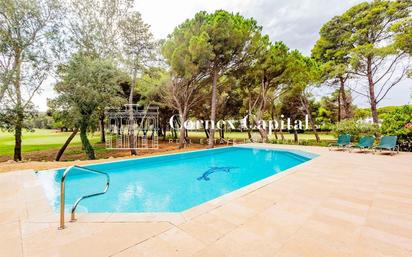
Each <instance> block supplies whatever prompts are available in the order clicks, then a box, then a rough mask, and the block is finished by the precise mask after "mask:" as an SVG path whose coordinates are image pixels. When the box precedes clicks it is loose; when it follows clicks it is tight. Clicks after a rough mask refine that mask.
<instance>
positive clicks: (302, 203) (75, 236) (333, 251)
mask: <svg viewBox="0 0 412 257" xmlns="http://www.w3.org/2000/svg"><path fill="white" fill-rule="evenodd" d="M267 147H276V148H287V149H298V150H304V151H308V152H312V153H316V154H319V155H320V156H319V157H317V158H315V159H313V160H312V161H310V162H307V163H305V164H303V165H300V166H297V167H294V168H292V169H290V170H288V171H286V172H285V173H281V174H279V175H276V176H272V177H269V178H267V179H265V180H262V181H260V182H257V183H255V184H253V185H250V186H248V187H246V188H242V189H240V190H237V191H235V192H233V193H231V194H228V195H225V196H223V197H221V198H218V199H215V200H213V201H211V202H208V203H206V204H203V205H200V206H197V207H195V208H192V209H190V210H188V211H185V212H183V213H181V214H79V215H78V221H77V222H75V223H70V222H69V223H67V228H66V229H64V230H57V227H58V216H57V214H55V213H53V212H52V210H51V207H50V205H49V203H48V202H47V200H46V197H45V194H44V192H43V189H42V188H41V186H40V184H39V182H38V181H37V179H36V177H35V175H34V173H33V172H30V171H19V172H8V173H3V174H0V256H5V257H6V256H7V257H12V256H29V257H36V256H39V257H47V256H88V257H89V256H99V257H100V256H119V257H120V256H150V257H163V256H167V257H173V256H196V257H200V256H210V257H229V256H236V257H241V256H245V257H260V256H262V257H263V256H264V257H266V256H268V257H271V256H273V257H275V256H276V257H278V256H284V257H286V256H287V257H306V256H307V257H334V256H352V257H368V256H370V257H379V256H396V257H401V256H408V257H410V256H412V153H401V154H399V155H396V156H387V155H372V154H370V153H369V154H362V153H347V152H335V151H332V152H329V151H328V149H327V148H320V147H295V146H280V145H276V146H274V145H267ZM67 219H68V217H67Z"/></svg>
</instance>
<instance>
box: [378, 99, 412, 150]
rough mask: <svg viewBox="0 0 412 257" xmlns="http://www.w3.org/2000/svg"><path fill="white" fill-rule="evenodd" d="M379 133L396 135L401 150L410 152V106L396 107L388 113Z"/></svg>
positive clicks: (411, 126) (411, 145) (411, 129)
mask: <svg viewBox="0 0 412 257" xmlns="http://www.w3.org/2000/svg"><path fill="white" fill-rule="evenodd" d="M381 132H382V134H383V135H388V136H392V135H396V136H398V142H399V144H400V147H401V149H403V150H406V151H411V150H412V106H411V105H404V106H399V107H397V108H396V109H395V110H394V111H393V112H391V113H388V114H387V115H386V117H385V119H384V120H383V122H382V127H381Z"/></svg>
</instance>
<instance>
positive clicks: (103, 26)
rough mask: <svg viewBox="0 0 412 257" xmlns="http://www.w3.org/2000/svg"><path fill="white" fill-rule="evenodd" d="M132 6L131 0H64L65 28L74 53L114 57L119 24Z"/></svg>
mask: <svg viewBox="0 0 412 257" xmlns="http://www.w3.org/2000/svg"><path fill="white" fill-rule="evenodd" d="M132 7H133V1H132V0H89V1H83V0H69V1H67V5H66V6H65V9H66V10H67V13H68V17H69V19H68V20H67V23H66V27H67V29H68V37H69V39H70V40H69V41H70V42H71V44H72V47H73V50H74V52H78V51H82V52H83V53H87V54H88V55H90V56H95V57H98V58H112V59H118V58H119V55H120V33H119V31H120V24H121V22H122V21H123V20H124V19H125V18H127V17H128V15H129V13H130V11H131V9H132Z"/></svg>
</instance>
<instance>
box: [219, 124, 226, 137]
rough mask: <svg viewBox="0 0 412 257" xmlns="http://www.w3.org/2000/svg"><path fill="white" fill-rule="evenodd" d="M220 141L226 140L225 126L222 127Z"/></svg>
mask: <svg viewBox="0 0 412 257" xmlns="http://www.w3.org/2000/svg"><path fill="white" fill-rule="evenodd" d="M219 134H220V139H225V125H224V124H222V126H221V127H220V133H219Z"/></svg>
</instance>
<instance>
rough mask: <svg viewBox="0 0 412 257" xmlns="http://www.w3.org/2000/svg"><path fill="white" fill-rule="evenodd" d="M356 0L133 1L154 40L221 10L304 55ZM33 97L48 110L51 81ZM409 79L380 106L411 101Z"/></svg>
mask: <svg viewBox="0 0 412 257" xmlns="http://www.w3.org/2000/svg"><path fill="white" fill-rule="evenodd" d="M360 2H363V1H359V0H345V1H342V0H287V1H285V0H173V1H167V0H135V8H136V10H138V11H139V12H140V13H141V14H142V17H143V20H144V21H145V22H146V23H147V24H149V25H150V26H151V31H152V33H153V35H154V37H155V38H156V39H164V38H166V37H167V35H168V34H170V33H171V32H172V31H173V29H174V28H175V27H176V26H177V25H179V24H181V23H182V22H184V21H185V20H186V19H189V18H192V17H193V16H194V15H195V13H196V12H198V11H202V10H206V11H208V12H213V11H215V10H218V9H224V10H227V11H231V12H239V13H240V14H242V15H243V16H245V17H253V18H254V19H255V20H257V22H258V24H259V25H261V26H262V27H263V33H265V34H268V35H269V36H270V38H271V40H272V41H283V42H284V43H286V45H287V46H289V48H291V49H298V50H299V51H301V52H302V53H303V54H305V55H310V50H311V48H312V47H313V45H314V44H315V42H316V41H317V39H318V38H319V34H318V33H319V29H320V28H321V26H322V25H323V24H324V23H325V22H327V21H328V20H330V19H331V18H332V17H333V16H335V15H340V14H342V13H343V12H344V11H345V10H347V9H348V8H350V7H351V6H353V5H355V4H357V3H360ZM46 84H47V85H45V87H44V88H43V90H42V91H41V92H40V94H39V95H37V96H36V97H35V99H34V102H35V104H36V105H37V106H38V107H39V109H40V110H41V111H45V110H46V109H47V101H46V99H47V98H52V97H53V96H54V95H55V94H54V92H53V90H52V82H51V81H49V83H46ZM328 93H330V91H329V90H328V89H322V90H319V92H318V93H317V94H318V96H320V95H324V94H328ZM411 94H412V80H411V79H406V80H404V81H402V82H401V83H400V84H399V85H398V86H396V87H395V88H394V89H392V91H390V93H389V94H388V95H387V97H386V99H385V100H384V101H382V102H381V103H380V106H387V105H402V104H408V103H412V99H411ZM353 99H354V102H355V104H356V105H358V106H360V107H368V101H367V99H366V98H365V97H364V96H361V95H358V94H356V93H353Z"/></svg>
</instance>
